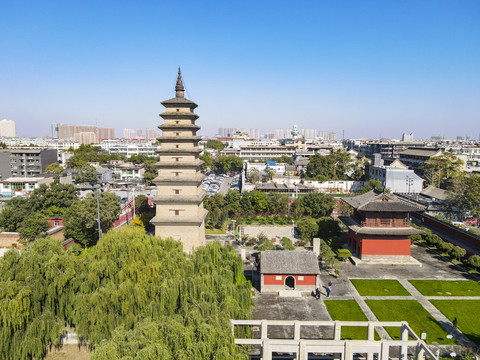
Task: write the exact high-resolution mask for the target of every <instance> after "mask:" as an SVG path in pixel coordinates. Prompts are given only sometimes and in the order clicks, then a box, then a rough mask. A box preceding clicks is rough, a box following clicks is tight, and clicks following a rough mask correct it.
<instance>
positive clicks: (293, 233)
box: [292, 220, 295, 237]
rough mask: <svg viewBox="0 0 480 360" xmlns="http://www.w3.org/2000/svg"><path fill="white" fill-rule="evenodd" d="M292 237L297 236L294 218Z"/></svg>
mask: <svg viewBox="0 0 480 360" xmlns="http://www.w3.org/2000/svg"><path fill="white" fill-rule="evenodd" d="M292 237H295V220H292Z"/></svg>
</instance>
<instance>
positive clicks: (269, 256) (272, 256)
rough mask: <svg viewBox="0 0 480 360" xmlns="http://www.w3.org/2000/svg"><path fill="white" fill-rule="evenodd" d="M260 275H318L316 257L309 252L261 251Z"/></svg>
mask: <svg viewBox="0 0 480 360" xmlns="http://www.w3.org/2000/svg"><path fill="white" fill-rule="evenodd" d="M260 264H261V267H260V269H261V273H262V274H320V269H319V267H318V260H317V255H315V253H313V252H311V251H278V250H266V251H262V255H261V257H260Z"/></svg>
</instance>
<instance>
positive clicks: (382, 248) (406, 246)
mask: <svg viewBox="0 0 480 360" xmlns="http://www.w3.org/2000/svg"><path fill="white" fill-rule="evenodd" d="M362 255H410V239H388V240H382V239H362Z"/></svg>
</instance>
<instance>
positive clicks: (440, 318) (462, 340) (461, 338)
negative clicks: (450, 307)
mask: <svg viewBox="0 0 480 360" xmlns="http://www.w3.org/2000/svg"><path fill="white" fill-rule="evenodd" d="M398 281H399V282H400V284H402V285H403V287H404V288H405V289H407V291H408V292H409V293H410V294H412V296H413V297H414V298H415V300H417V301H418V302H419V303H420V304H421V305H422V306H423V307H424V308H425V310H427V311H428V312H429V313H430V315H432V316H433V318H434V319H435V320H436V321H437V322H438V323H439V324H440V325H441V326H442V327H443V328H444V329H445V331H446V332H448V333H449V334H452V335H453V337H454V338H455V340H456V341H457V343H459V344H460V345H463V346H475V344H474V343H473V342H472V341H471V340H470V339H469V338H467V337H466V336H465V335H464V334H463V333H462V332H461V331H460V330H458V329H457V328H454V327H453V325H452V323H451V322H450V320H448V318H447V317H446V316H445V315H443V314H442V313H441V312H440V311H439V310H438V309H437V308H436V307H435V306H433V305H432V303H431V302H430V301H428V299H427V298H426V297H425V296H423V295H422V294H421V293H420V291H418V290H417V289H416V288H415V286H413V285H412V284H411V283H410V282H408V281H407V280H406V279H398ZM457 298H461V297H457ZM464 298H470V297H464ZM444 299H445V297H444ZM448 299H450V298H448Z"/></svg>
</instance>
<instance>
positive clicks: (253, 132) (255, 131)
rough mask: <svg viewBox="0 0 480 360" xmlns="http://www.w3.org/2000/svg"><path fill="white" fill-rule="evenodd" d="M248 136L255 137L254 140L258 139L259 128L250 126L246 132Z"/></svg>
mask: <svg viewBox="0 0 480 360" xmlns="http://www.w3.org/2000/svg"><path fill="white" fill-rule="evenodd" d="M248 136H249V137H250V139H255V140H258V139H260V130H258V129H254V128H250V131H249V132H248Z"/></svg>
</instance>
